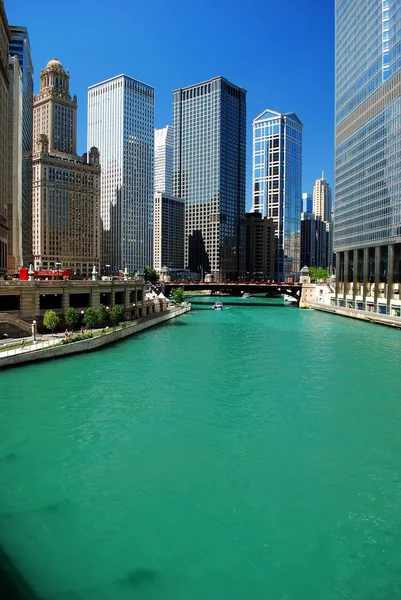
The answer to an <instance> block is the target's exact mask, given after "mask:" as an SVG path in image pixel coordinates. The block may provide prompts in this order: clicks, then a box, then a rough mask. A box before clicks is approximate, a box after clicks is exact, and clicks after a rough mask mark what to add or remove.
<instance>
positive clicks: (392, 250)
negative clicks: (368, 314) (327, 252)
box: [334, 0, 401, 314]
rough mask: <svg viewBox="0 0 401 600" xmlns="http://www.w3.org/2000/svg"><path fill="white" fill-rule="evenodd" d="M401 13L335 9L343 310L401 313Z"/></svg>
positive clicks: (337, 235)
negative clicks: (345, 308) (400, 299)
mask: <svg viewBox="0 0 401 600" xmlns="http://www.w3.org/2000/svg"><path fill="white" fill-rule="evenodd" d="M400 161H401V6H400V2H399V0H357V1H355V0H337V2H336V126H335V194H334V199H335V200H334V223H335V224H334V250H335V252H336V253H337V290H336V292H337V300H338V302H339V303H340V304H341V305H347V306H350V307H355V308H358V309H369V310H374V311H379V312H387V313H391V314H399V313H400V301H399V291H400V283H401V168H400Z"/></svg>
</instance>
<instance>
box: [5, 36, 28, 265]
mask: <svg viewBox="0 0 401 600" xmlns="http://www.w3.org/2000/svg"><path fill="white" fill-rule="evenodd" d="M10 33H11V41H10V44H9V54H10V56H17V58H18V60H19V64H20V67H21V72H22V214H21V222H22V261H23V264H24V266H28V265H29V263H30V262H32V123H33V121H32V110H33V109H32V103H33V66H32V59H31V48H30V45H29V37H28V31H27V29H26V28H25V27H18V26H16V25H11V26H10Z"/></svg>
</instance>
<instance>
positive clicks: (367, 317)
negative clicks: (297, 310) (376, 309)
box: [309, 302, 401, 328]
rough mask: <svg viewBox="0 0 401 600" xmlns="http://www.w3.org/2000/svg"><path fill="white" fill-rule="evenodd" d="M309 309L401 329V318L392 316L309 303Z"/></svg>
mask: <svg viewBox="0 0 401 600" xmlns="http://www.w3.org/2000/svg"><path fill="white" fill-rule="evenodd" d="M309 307H310V308H313V309H315V310H321V311H323V312H329V313H332V314H335V315H340V316H341V317H350V318H351V319H359V320H361V321H366V322H369V323H377V324H378V325H387V326H388V327H399V328H401V317H391V316H390V315H380V314H378V313H373V312H369V311H364V310H356V309H355V308H345V307H342V306H331V305H328V304H316V303H314V302H310V303H309Z"/></svg>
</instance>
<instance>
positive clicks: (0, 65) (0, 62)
mask: <svg viewBox="0 0 401 600" xmlns="http://www.w3.org/2000/svg"><path fill="white" fill-rule="evenodd" d="M9 41H10V32H9V29H8V21H7V17H6V13H5V10H4V2H3V0H0V277H1V276H4V275H5V274H6V273H7V245H8V231H9V229H8V210H7V207H8V159H7V137H8V82H9V77H8V44H9Z"/></svg>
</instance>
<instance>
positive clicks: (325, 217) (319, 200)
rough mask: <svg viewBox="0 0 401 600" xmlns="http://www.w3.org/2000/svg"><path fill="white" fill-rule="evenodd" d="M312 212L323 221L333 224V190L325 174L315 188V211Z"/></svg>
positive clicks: (318, 180)
mask: <svg viewBox="0 0 401 600" xmlns="http://www.w3.org/2000/svg"><path fill="white" fill-rule="evenodd" d="M311 212H313V213H314V214H315V215H316V216H317V217H320V218H321V220H322V221H325V222H326V223H329V222H331V213H332V206H331V189H330V186H329V184H328V183H327V181H326V180H325V178H324V174H323V173H322V176H321V178H320V179H316V181H315V185H314V187H313V210H312V211H311Z"/></svg>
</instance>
